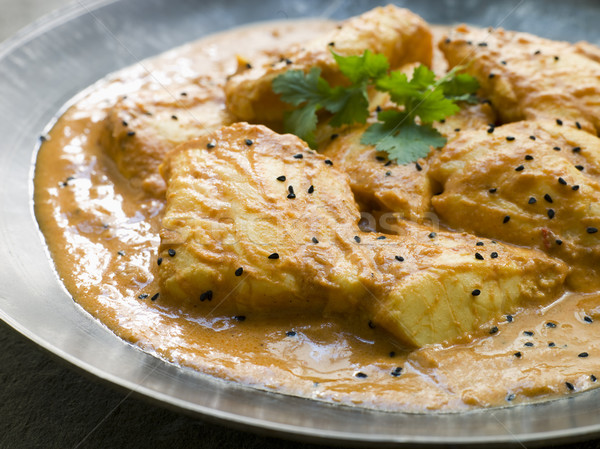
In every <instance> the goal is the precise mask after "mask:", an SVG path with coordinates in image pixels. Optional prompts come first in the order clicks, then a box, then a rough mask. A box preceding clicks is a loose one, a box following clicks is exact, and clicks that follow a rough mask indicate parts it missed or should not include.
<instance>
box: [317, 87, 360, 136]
mask: <svg viewBox="0 0 600 449" xmlns="http://www.w3.org/2000/svg"><path fill="white" fill-rule="evenodd" d="M323 107H324V108H325V109H327V110H328V111H329V112H331V113H333V114H334V115H333V117H332V118H331V121H330V122H329V124H330V125H331V126H333V127H339V126H342V125H351V124H353V123H366V121H367V118H368V117H369V99H368V98H367V92H366V89H363V88H361V87H354V88H343V87H337V88H335V89H333V91H332V95H331V96H330V98H329V99H327V100H326V101H325V102H324V103H323Z"/></svg>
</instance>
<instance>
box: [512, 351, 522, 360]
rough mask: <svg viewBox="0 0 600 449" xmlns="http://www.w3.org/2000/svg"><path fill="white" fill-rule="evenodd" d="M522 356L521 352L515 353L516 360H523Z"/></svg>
mask: <svg viewBox="0 0 600 449" xmlns="http://www.w3.org/2000/svg"><path fill="white" fill-rule="evenodd" d="M521 355H522V354H521V351H518V352H515V353H514V356H515V357H516V358H518V359H520V358H521Z"/></svg>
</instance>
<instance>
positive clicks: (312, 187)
mask: <svg viewBox="0 0 600 449" xmlns="http://www.w3.org/2000/svg"><path fill="white" fill-rule="evenodd" d="M314 191H315V187H314V186H313V185H312V184H311V186H310V187H309V188H308V190H307V192H308V193H313V192H314Z"/></svg>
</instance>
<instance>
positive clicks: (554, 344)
mask: <svg viewBox="0 0 600 449" xmlns="http://www.w3.org/2000/svg"><path fill="white" fill-rule="evenodd" d="M555 346H556V343H554V342H553V341H551V342H550V343H548V347H549V348H553V347H555Z"/></svg>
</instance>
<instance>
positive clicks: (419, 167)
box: [415, 162, 423, 171]
mask: <svg viewBox="0 0 600 449" xmlns="http://www.w3.org/2000/svg"><path fill="white" fill-rule="evenodd" d="M415 167H416V168H417V171H421V170H423V167H421V164H419V163H418V162H416V163H415Z"/></svg>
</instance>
